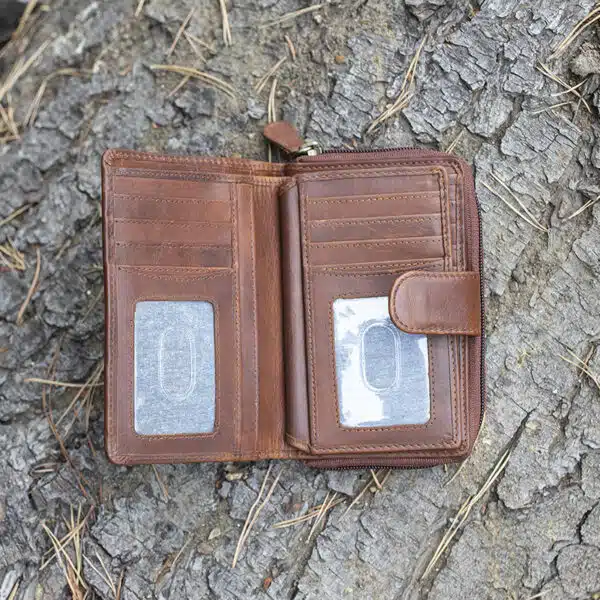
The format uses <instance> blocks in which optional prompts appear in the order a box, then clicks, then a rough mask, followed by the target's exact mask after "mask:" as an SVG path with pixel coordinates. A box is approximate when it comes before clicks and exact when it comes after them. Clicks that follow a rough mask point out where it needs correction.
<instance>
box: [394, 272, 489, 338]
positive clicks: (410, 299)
mask: <svg viewBox="0 0 600 600" xmlns="http://www.w3.org/2000/svg"><path fill="white" fill-rule="evenodd" d="M390 316H391V318H392V321H393V322H394V324H395V325H396V327H398V328H399V329H401V330H402V331H405V332H406V333H422V334H427V335H431V334H439V335H445V334H447V335H474V336H478V335H481V287H480V278H479V273H477V272H475V271H451V272H444V273H432V272H430V271H409V272H408V273H404V274H402V275H400V277H398V279H396V281H395V282H394V285H393V287H392V291H391V293H390Z"/></svg>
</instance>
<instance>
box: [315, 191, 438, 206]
mask: <svg viewBox="0 0 600 600" xmlns="http://www.w3.org/2000/svg"><path fill="white" fill-rule="evenodd" d="M434 194H436V195H437V194H439V192H422V193H421V194H419V193H417V192H411V193H410V194H390V195H385V194H380V195H378V196H354V197H353V196H349V197H348V198H344V197H337V196H335V197H319V196H311V197H307V201H308V202H309V204H348V203H354V202H365V203H366V204H372V203H374V202H384V201H386V200H389V201H390V202H396V201H398V200H407V201H408V200H421V199H422V196H433V195H434Z"/></svg>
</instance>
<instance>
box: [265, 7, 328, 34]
mask: <svg viewBox="0 0 600 600" xmlns="http://www.w3.org/2000/svg"><path fill="white" fill-rule="evenodd" d="M323 6H324V5H323V4H314V5H313V6H307V7H306V8H301V9H300V10H295V11H293V12H289V13H286V14H284V15H280V16H279V17H275V18H274V19H271V20H270V21H267V22H266V23H263V24H262V25H260V28H261V29H266V28H267V27H273V25H282V24H283V23H289V22H290V21H293V20H294V19H297V18H298V17H301V16H302V15H306V14H308V13H312V12H315V11H317V10H320V9H321V8H323Z"/></svg>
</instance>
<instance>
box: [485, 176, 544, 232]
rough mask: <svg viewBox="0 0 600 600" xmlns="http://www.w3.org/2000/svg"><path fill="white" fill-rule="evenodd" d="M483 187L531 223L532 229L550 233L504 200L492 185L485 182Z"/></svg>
mask: <svg viewBox="0 0 600 600" xmlns="http://www.w3.org/2000/svg"><path fill="white" fill-rule="evenodd" d="M482 185H483V186H484V187H485V188H486V189H487V190H489V191H490V192H492V194H494V196H496V197H498V198H499V199H500V200H502V202H504V204H506V206H508V208H510V209H511V210H512V211H513V212H514V213H515V214H516V215H518V216H519V217H521V219H523V220H524V221H525V222H526V223H529V225H531V226H532V227H535V229H539V230H540V231H545V232H547V231H548V230H547V229H546V228H545V227H543V226H542V225H540V224H539V223H537V222H536V221H533V220H531V219H530V218H529V217H528V216H527V214H525V213H523V212H521V211H520V210H519V209H518V208H516V207H515V206H513V205H512V204H511V203H510V202H509V201H508V200H506V198H504V197H503V196H502V194H500V193H499V192H497V191H496V190H495V189H494V188H492V187H491V186H490V185H488V184H487V183H486V182H485V181H484V182H483V183H482Z"/></svg>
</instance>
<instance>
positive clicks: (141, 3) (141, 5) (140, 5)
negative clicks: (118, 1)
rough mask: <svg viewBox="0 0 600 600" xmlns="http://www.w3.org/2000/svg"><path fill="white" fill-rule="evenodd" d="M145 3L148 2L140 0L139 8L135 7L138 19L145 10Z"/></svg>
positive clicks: (135, 14) (135, 15)
mask: <svg viewBox="0 0 600 600" xmlns="http://www.w3.org/2000/svg"><path fill="white" fill-rule="evenodd" d="M144 4H146V0H140V1H139V2H138V5H137V8H136V9H135V13H134V15H133V16H134V17H135V18H136V19H137V18H138V17H139V16H140V15H141V14H142V11H143V10H144Z"/></svg>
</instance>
